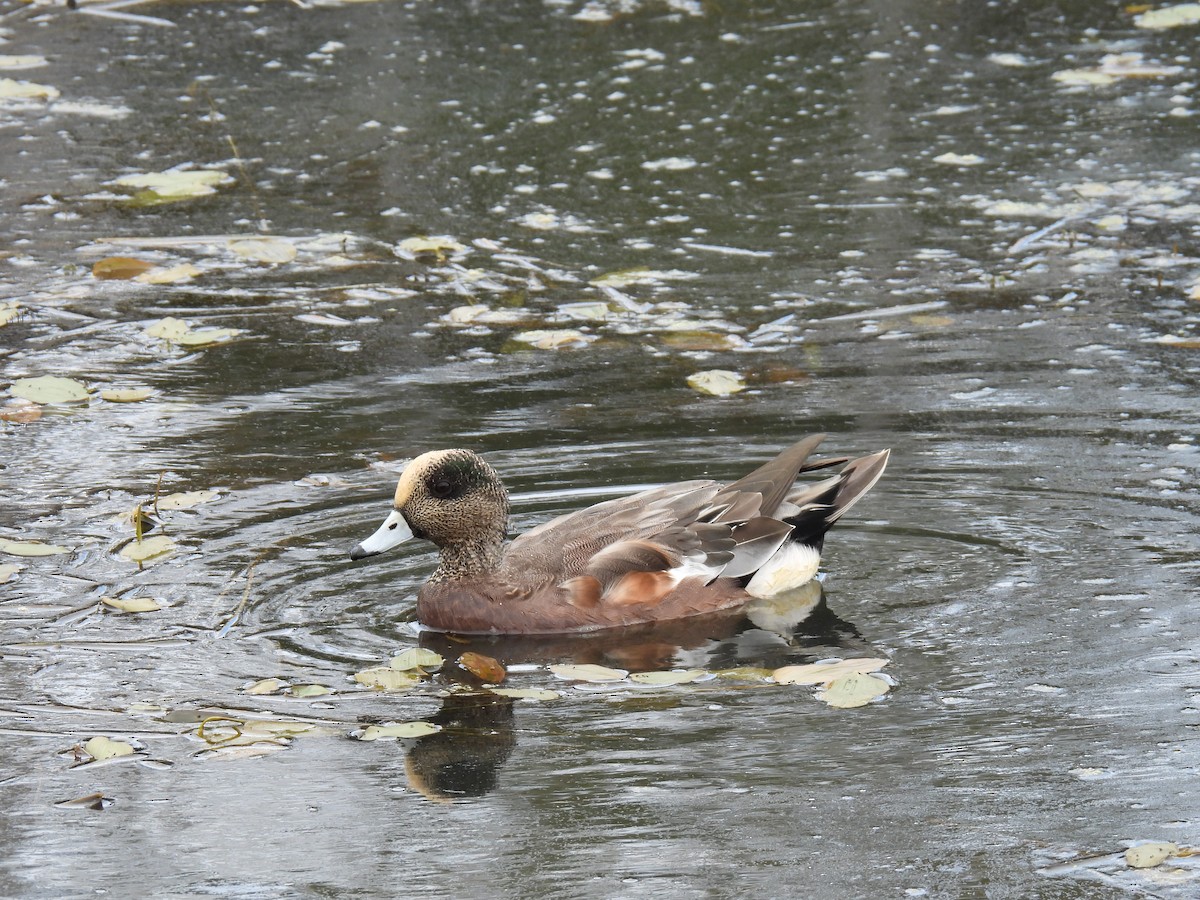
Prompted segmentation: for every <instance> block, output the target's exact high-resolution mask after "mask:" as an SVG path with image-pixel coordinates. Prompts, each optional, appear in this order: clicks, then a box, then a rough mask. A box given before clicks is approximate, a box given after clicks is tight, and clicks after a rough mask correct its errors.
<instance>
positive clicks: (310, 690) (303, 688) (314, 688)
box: [288, 684, 333, 698]
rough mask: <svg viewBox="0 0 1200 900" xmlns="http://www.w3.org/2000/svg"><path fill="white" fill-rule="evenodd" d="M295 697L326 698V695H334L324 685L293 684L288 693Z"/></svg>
mask: <svg viewBox="0 0 1200 900" xmlns="http://www.w3.org/2000/svg"><path fill="white" fill-rule="evenodd" d="M288 693H289V694H291V695H292V696H293V697H304V698H307V697H324V696H325V695H326V694H332V693H333V691H331V690H330V689H329V688H327V687H326V686H325V685H323V684H293V685H292V687H291V689H290V690H289V691H288Z"/></svg>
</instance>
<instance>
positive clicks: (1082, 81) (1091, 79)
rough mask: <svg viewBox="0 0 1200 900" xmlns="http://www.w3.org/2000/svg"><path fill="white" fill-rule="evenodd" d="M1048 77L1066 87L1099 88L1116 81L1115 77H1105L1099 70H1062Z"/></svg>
mask: <svg viewBox="0 0 1200 900" xmlns="http://www.w3.org/2000/svg"><path fill="white" fill-rule="evenodd" d="M1050 77H1051V78H1052V79H1054V80H1055V81H1057V82H1058V83H1059V84H1065V85H1067V86H1068V87H1084V86H1093V87H1099V86H1103V85H1106V84H1112V83H1113V82H1115V81H1116V80H1117V79H1116V76H1115V75H1107V74H1105V73H1104V72H1101V71H1100V70H1099V69H1063V70H1062V71H1060V72H1055V73H1054V74H1053V75H1051V76H1050Z"/></svg>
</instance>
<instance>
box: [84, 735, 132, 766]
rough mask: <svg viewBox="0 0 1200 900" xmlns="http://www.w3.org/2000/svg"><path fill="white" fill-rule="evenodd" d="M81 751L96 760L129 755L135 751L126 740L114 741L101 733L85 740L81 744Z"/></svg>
mask: <svg viewBox="0 0 1200 900" xmlns="http://www.w3.org/2000/svg"><path fill="white" fill-rule="evenodd" d="M83 752H84V753H86V754H87V755H88V756H90V757H91V758H92V759H94V760H96V762H100V761H101V760H105V759H113V758H115V757H118V756H129V755H130V754H131V753H134V752H136V751H135V750H134V749H133V745H132V744H130V743H128V742H127V741H115V740H113V739H112V738H107V737H104V736H103V735H101V736H100V737H94V738H91V739H89V740H88V741H86V742H85V743H84V745H83Z"/></svg>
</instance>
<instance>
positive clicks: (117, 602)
mask: <svg viewBox="0 0 1200 900" xmlns="http://www.w3.org/2000/svg"><path fill="white" fill-rule="evenodd" d="M100 602H101V603H103V604H104V605H105V606H109V607H112V608H113V609H119V610H120V611H121V612H128V613H143V612H155V611H156V610H160V609H162V604H161V603H159V602H158V601H157V600H155V599H154V598H153V597H101V598H100Z"/></svg>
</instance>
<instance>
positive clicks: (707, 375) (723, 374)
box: [687, 369, 746, 397]
mask: <svg viewBox="0 0 1200 900" xmlns="http://www.w3.org/2000/svg"><path fill="white" fill-rule="evenodd" d="M687 383H688V387H690V388H691V389H692V390H694V391H699V392H700V393H702V394H709V395H711V396H713V397H728V396H729V395H730V394H736V393H738V392H739V391H744V390H745V389H746V382H745V381H743V380H742V376H741V375H739V374H738V373H737V372H730V371H729V370H728V369H709V370H708V371H706V372H696V373H695V374H694V375H689V376H688V380H687Z"/></svg>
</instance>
